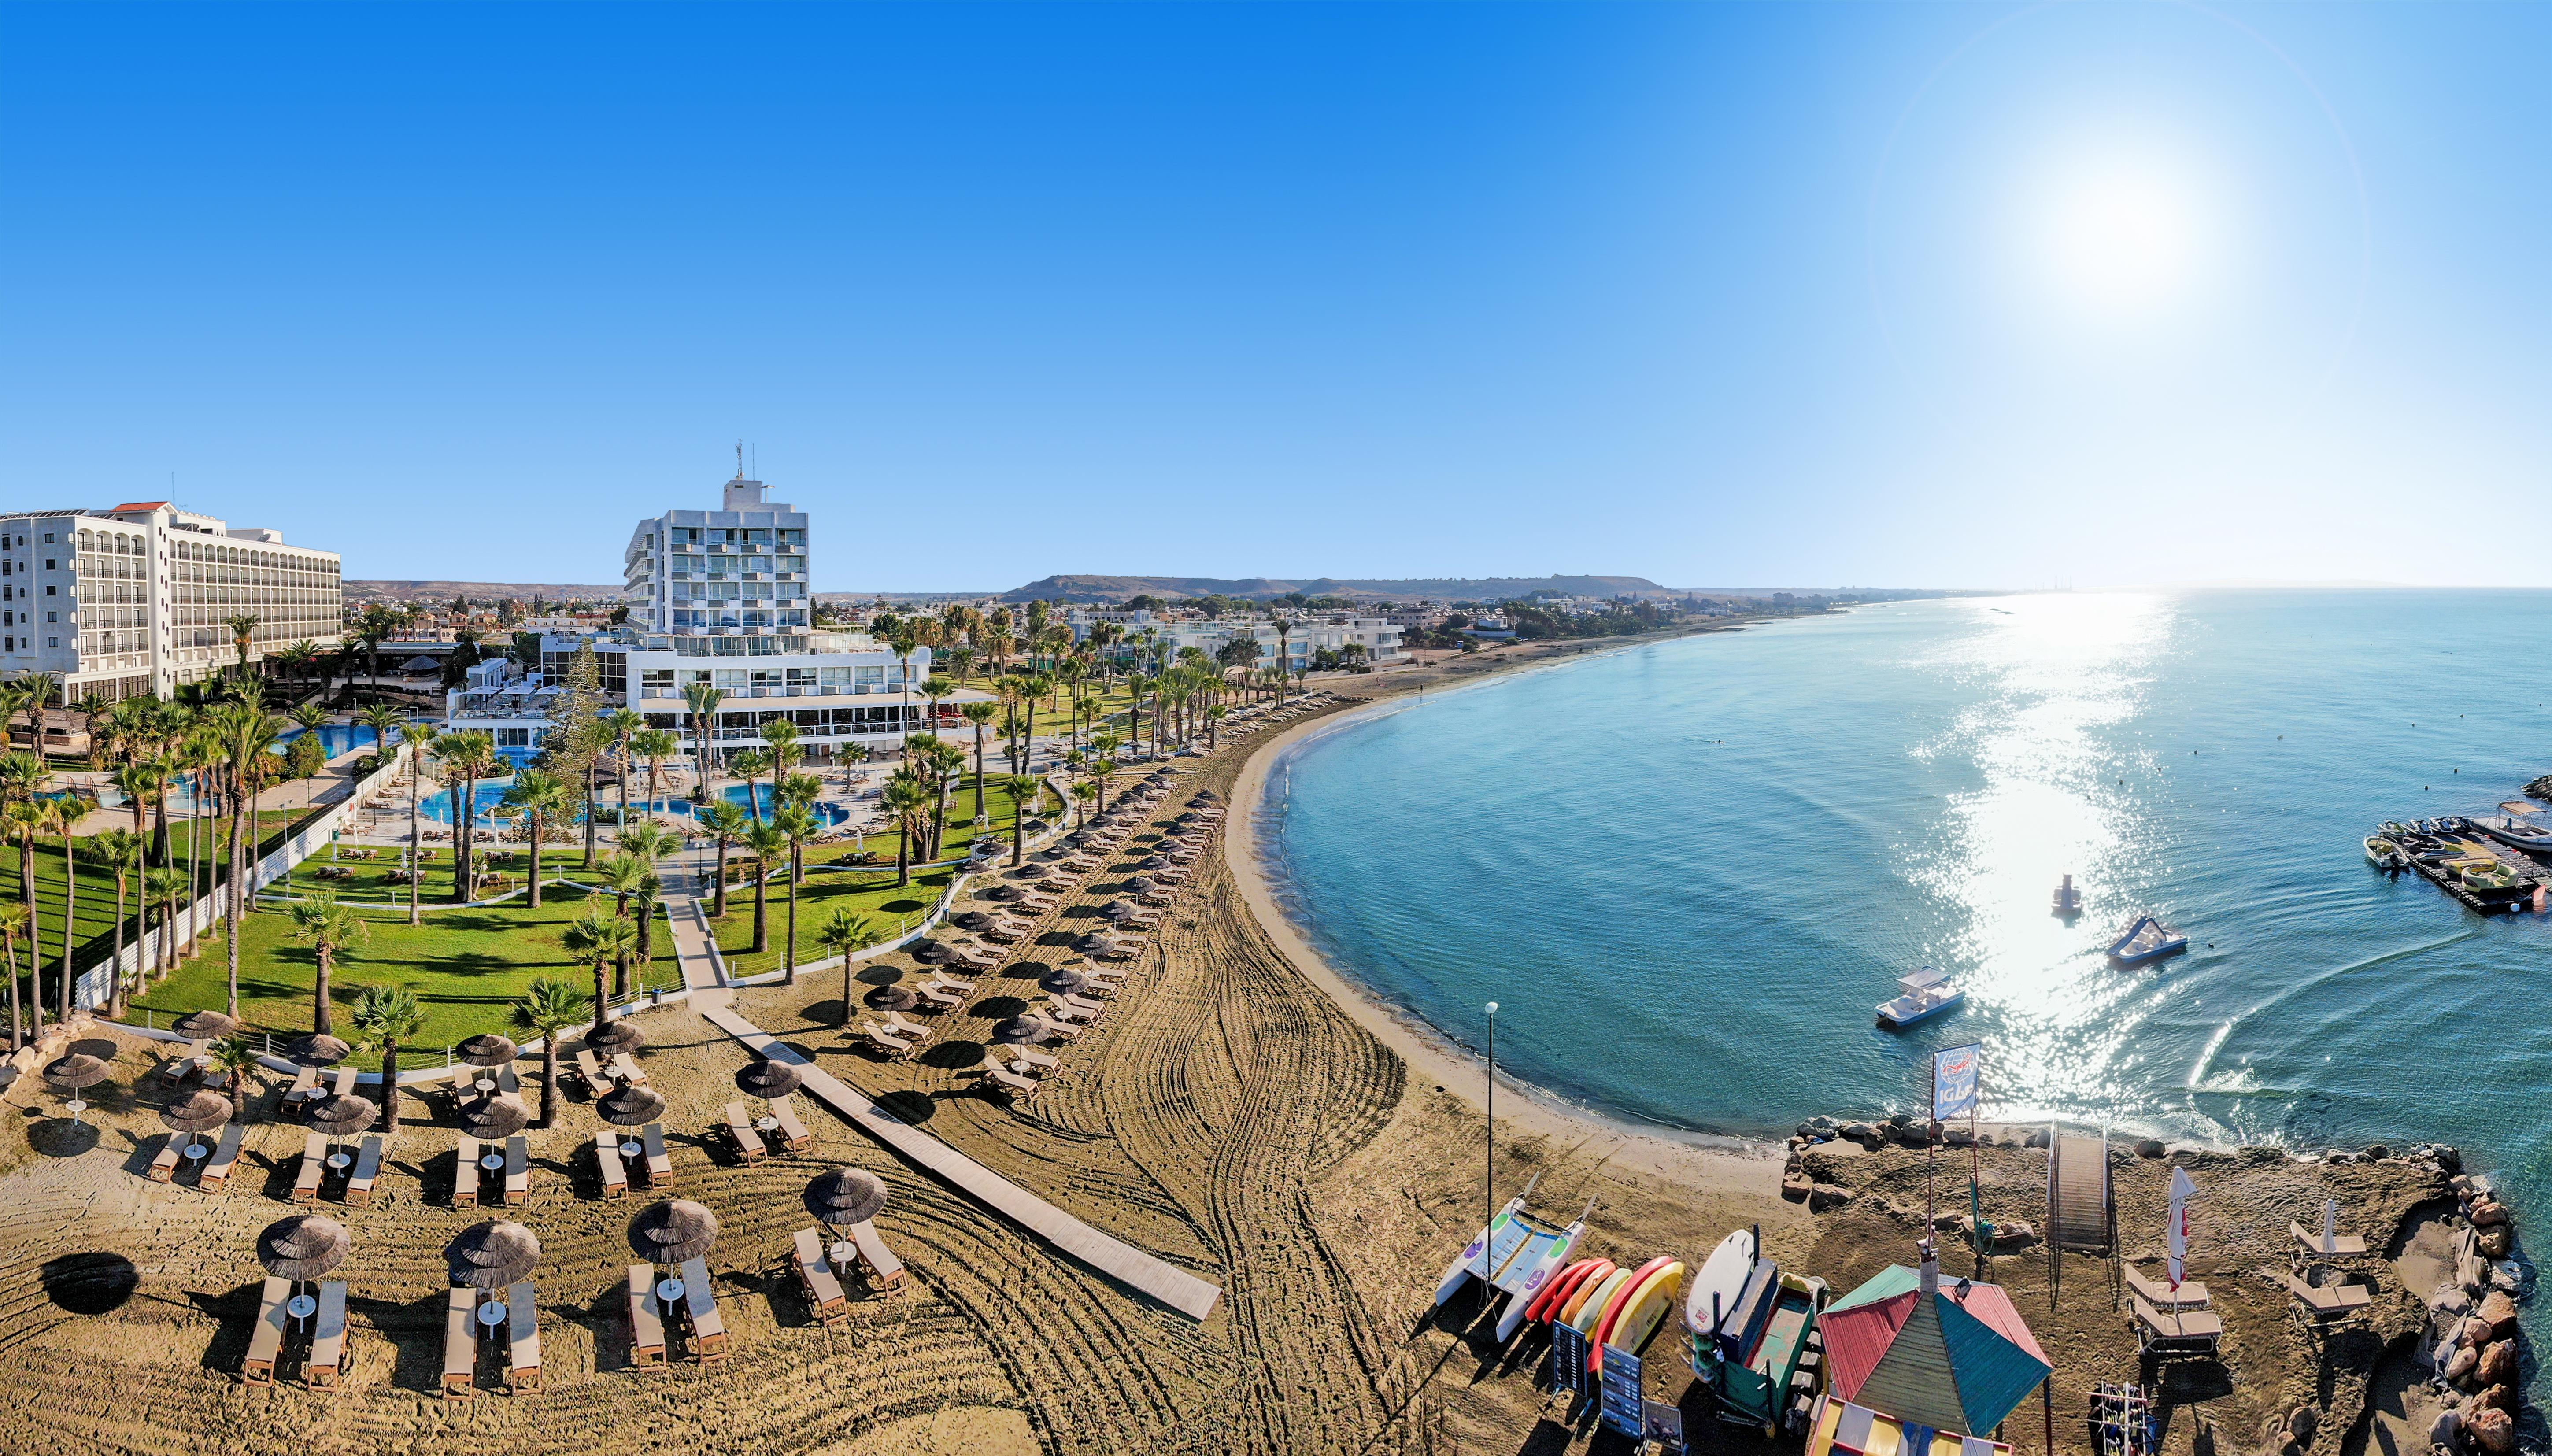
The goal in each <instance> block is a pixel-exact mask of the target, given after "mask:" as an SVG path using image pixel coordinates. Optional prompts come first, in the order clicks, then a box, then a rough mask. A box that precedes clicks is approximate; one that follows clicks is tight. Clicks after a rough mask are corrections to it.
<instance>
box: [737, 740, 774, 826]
mask: <svg viewBox="0 0 2552 1456" xmlns="http://www.w3.org/2000/svg"><path fill="white" fill-rule="evenodd" d="M770 767H771V755H770V753H769V752H768V751H766V750H764V749H758V748H749V749H746V750H745V751H744V752H742V753H738V754H729V755H727V760H726V769H727V772H728V773H730V774H733V775H734V776H735V777H737V778H738V779H741V780H744V801H745V802H746V803H748V804H751V805H752V806H753V810H752V815H751V817H753V818H755V819H760V818H761V817H762V771H763V770H765V769H768V768H770Z"/></svg>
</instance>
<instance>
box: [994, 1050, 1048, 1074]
mask: <svg viewBox="0 0 2552 1456" xmlns="http://www.w3.org/2000/svg"><path fill="white" fill-rule="evenodd" d="M1003 1050H1005V1051H1007V1052H1009V1053H1010V1060H1011V1061H1013V1062H1015V1063H1017V1064H1018V1065H1019V1066H1020V1067H1022V1068H1024V1069H1026V1070H1027V1072H1028V1075H1029V1076H1031V1077H1033V1076H1037V1075H1039V1074H1041V1073H1047V1072H1052V1071H1053V1070H1054V1069H1056V1068H1057V1067H1060V1066H1062V1065H1063V1059H1062V1058H1061V1057H1058V1056H1056V1055H1054V1054H1053V1053H1052V1052H1040V1051H1038V1050H1036V1049H1035V1048H1034V1047H1022V1046H1011V1047H1005V1048H1004V1049H1003Z"/></svg>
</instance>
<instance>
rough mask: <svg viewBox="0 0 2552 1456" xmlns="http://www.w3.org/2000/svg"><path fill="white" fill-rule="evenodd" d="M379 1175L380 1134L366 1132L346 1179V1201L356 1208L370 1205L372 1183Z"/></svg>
mask: <svg viewBox="0 0 2552 1456" xmlns="http://www.w3.org/2000/svg"><path fill="white" fill-rule="evenodd" d="M380 1176H381V1135H380V1134H379V1133H377V1132H375V1133H369V1134H366V1136H365V1138H364V1145H363V1147H362V1148H361V1149H359V1150H358V1151H357V1152H356V1154H355V1171H354V1173H353V1174H352V1175H350V1176H349V1177H348V1178H347V1179H346V1201H347V1202H349V1203H352V1204H354V1205H355V1206H356V1207H358V1208H369V1207H371V1206H372V1184H373V1183H374V1182H375V1181H377V1180H378V1179H379V1178H380Z"/></svg>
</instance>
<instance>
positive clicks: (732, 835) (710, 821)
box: [700, 799, 753, 920]
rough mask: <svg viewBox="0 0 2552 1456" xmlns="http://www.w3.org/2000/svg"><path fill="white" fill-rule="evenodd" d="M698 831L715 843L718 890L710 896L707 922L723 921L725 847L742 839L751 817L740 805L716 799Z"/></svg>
mask: <svg viewBox="0 0 2552 1456" xmlns="http://www.w3.org/2000/svg"><path fill="white" fill-rule="evenodd" d="M700 827H701V828H703V829H705V830H707V831H708V832H709V837H710V838H712V839H714V840H716V841H717V887H716V888H715V889H714V890H713V891H711V894H710V904H709V918H710V919H712V920H723V919H725V918H726V851H727V846H729V845H731V844H734V843H735V842H736V841H737V840H740V839H742V838H744V832H745V831H746V830H747V829H750V828H752V827H753V816H752V815H750V814H747V813H746V812H745V811H744V808H743V806H742V805H740V804H732V803H729V802H727V801H726V800H725V799H719V800H718V801H717V802H716V803H713V804H711V805H709V806H708V809H707V811H706V812H704V813H702V814H701V815H700Z"/></svg>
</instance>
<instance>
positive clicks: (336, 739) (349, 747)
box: [274, 723, 399, 759]
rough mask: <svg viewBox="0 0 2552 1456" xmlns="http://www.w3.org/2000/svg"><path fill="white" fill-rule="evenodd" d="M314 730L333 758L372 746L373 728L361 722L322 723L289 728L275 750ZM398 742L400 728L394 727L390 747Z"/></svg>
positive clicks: (280, 751)
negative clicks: (314, 725)
mask: <svg viewBox="0 0 2552 1456" xmlns="http://www.w3.org/2000/svg"><path fill="white" fill-rule="evenodd" d="M314 732H315V733H317V734H318V735H319V742H320V745H321V746H322V747H324V748H326V749H327V750H328V757H329V758H331V759H334V758H336V757H337V756H338V755H340V754H346V753H352V752H353V751H354V750H356V749H359V748H360V749H364V750H366V751H367V752H369V751H370V750H371V749H372V729H370V728H367V727H365V726H363V725H362V724H360V723H322V724H320V725H319V726H318V727H317V728H315V729H309V728H294V729H290V730H288V731H287V732H285V733H284V734H283V736H282V737H280V738H277V739H276V740H275V741H274V751H275V752H276V753H282V752H284V751H285V750H287V749H289V748H291V747H292V740H294V739H296V738H299V737H300V736H302V735H303V734H304V733H314ZM398 744H399V730H397V729H396V728H393V729H391V730H390V732H389V747H390V748H392V749H396V748H397V747H398Z"/></svg>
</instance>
